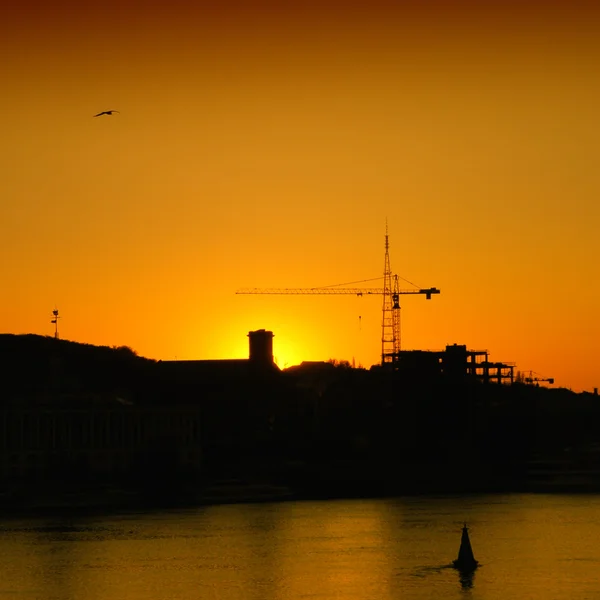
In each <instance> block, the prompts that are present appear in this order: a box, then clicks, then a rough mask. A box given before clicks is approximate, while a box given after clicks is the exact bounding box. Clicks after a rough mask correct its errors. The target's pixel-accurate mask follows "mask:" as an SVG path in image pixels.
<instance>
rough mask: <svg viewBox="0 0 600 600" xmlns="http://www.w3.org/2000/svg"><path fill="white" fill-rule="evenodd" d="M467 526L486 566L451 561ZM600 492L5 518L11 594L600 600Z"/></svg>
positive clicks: (0, 539) (1, 587) (148, 599)
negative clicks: (462, 566) (464, 576)
mask: <svg viewBox="0 0 600 600" xmlns="http://www.w3.org/2000/svg"><path fill="white" fill-rule="evenodd" d="M463 520H466V521H467V522H468V524H469V527H470V531H471V541H472V544H473V549H474V552H475V556H476V558H477V559H478V560H479V561H480V563H481V565H482V566H481V568H479V569H478V570H477V571H476V573H475V575H474V577H473V579H472V581H466V580H463V581H461V579H460V577H459V574H458V573H457V572H456V571H455V570H454V569H452V568H449V566H448V565H449V564H450V562H451V560H452V559H454V558H455V557H456V553H457V551H458V544H459V540H460V529H461V526H462V522H463ZM598 539H600V496H599V495H541V494H540V495H535V494H528V495H485V496H468V497H448V496H445V497H442V496H439V497H411V498H398V499H385V500H383V499H382V500H330V501H318V502H317V501H304V502H297V501H289V502H282V503H261V504H235V505H221V506H208V507H202V508H194V509H185V510H172V511H147V512H135V513H133V512H132V513H123V514H118V515H116V514H113V515H107V516H95V517H89V516H88V517H80V518H74V517H67V516H60V517H59V516H53V517H48V518H35V519H34V518H27V519H16V518H15V519H5V520H4V521H3V523H2V533H1V536H0V559H1V561H2V567H1V569H2V581H1V582H0V596H1V597H5V598H11V597H26V598H36V599H40V600H42V599H43V600H46V599H48V600H49V599H53V600H66V599H77V600H81V599H87V600H96V599H98V600H100V599H102V600H113V599H114V600H117V599H119V600H134V599H135V600H138V599H140V600H141V599H142V598H143V599H144V600H152V599H174V600H179V599H184V598H186V599H189V598H203V599H204V598H206V599H209V600H213V599H218V600H242V599H244V600H249V599H256V600H297V599H300V598H303V599H307V598H308V599H310V598H314V599H320V600H329V599H334V598H336V599H337V598H343V599H347V600H367V599H375V598H376V599H378V600H392V599H394V600H396V599H401V598H402V599H407V598H408V599H415V600H426V599H433V598H466V597H468V598H473V599H485V600H496V599H497V600H500V599H505V598H511V599H514V600H518V599H520V598H523V599H525V598H527V599H529V600H537V599H540V600H542V599H544V600H548V599H555V600H560V599H565V600H566V599H572V598H578V599H585V598H600V546H599V545H598Z"/></svg>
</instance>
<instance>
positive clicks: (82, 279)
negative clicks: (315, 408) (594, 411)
mask: <svg viewBox="0 0 600 600" xmlns="http://www.w3.org/2000/svg"><path fill="white" fill-rule="evenodd" d="M14 4H15V5H14V6H13V7H12V8H6V7H5V8H3V9H2V11H3V12H2V14H0V52H1V56H2V60H1V61H0V77H1V78H2V84H3V86H2V87H3V92H2V94H0V109H1V110H2V115H3V127H2V129H3V131H2V143H1V144H0V165H2V166H1V169H2V171H1V173H2V179H1V181H2V186H1V195H2V196H1V197H2V202H1V204H0V247H1V252H2V256H3V257H4V260H3V261H2V264H1V266H0V274H1V276H2V282H3V286H2V293H1V294H0V315H1V317H0V319H1V326H0V330H2V331H5V332H12V333H29V332H32V333H40V334H50V335H51V334H52V333H53V327H52V325H51V324H50V313H51V311H52V309H53V308H55V307H57V308H58V309H59V310H60V313H61V315H62V316H63V318H62V320H61V322H60V333H61V337H64V338H66V339H71V340H75V341H79V342H86V343H91V344H102V345H122V344H125V345H128V346H131V347H132V348H134V349H135V350H136V351H137V352H138V353H139V354H141V355H143V356H148V357H151V358H163V359H172V358H175V357H177V358H181V359H183V358H229V357H244V356H247V341H248V340H247V337H246V334H247V333H248V331H249V330H252V329H258V328H267V329H271V330H272V331H273V332H274V333H275V339H274V351H275V355H276V357H277V360H278V363H279V365H280V366H281V367H284V366H289V365H292V364H296V363H298V362H300V361H301V360H321V359H322V360H327V359H329V358H337V359H345V360H350V361H352V360H353V359H354V360H355V362H356V364H362V365H364V366H370V365H371V364H374V363H377V362H378V361H379V356H380V352H381V298H380V297H376V298H355V297H352V296H347V297H346V296H341V297H340V296H336V297H321V296H309V297H296V296H290V297H279V296H239V295H235V290H236V289H237V288H241V287H253V286H257V287H271V286H275V287H313V286H320V285H329V284H335V283H342V282H349V281H356V280H362V279H370V278H374V277H380V276H381V275H382V274H383V266H384V265H383V258H384V255H383V249H384V247H383V242H384V234H385V222H386V219H387V221H388V225H389V234H390V252H391V264H392V270H393V271H394V272H395V273H397V274H399V275H400V276H401V277H404V278H406V279H408V280H409V281H411V282H414V283H415V284H417V285H418V286H423V287H425V286H427V287H428V286H437V287H439V288H440V289H441V290H442V294H441V295H440V296H436V297H434V298H433V299H432V300H431V301H430V302H427V301H425V300H424V298H422V297H419V296H407V297H403V298H402V305H403V312H402V345H403V348H406V349H408V348H417V349H441V348H443V347H444V346H445V345H446V344H450V343H461V344H466V345H467V346H468V347H469V348H472V349H487V350H489V352H490V358H491V359H492V360H495V361H506V362H516V364H517V368H518V369H521V370H523V371H529V370H533V371H535V372H537V373H539V374H540V375H542V376H545V377H554V378H555V379H556V383H557V384H558V385H561V386H565V387H570V388H572V389H574V390H577V391H579V390H591V389H592V388H593V387H596V386H598V385H599V384H600V373H599V369H598V358H597V357H598V353H599V352H598V351H599V350H600V341H599V340H600V325H599V323H600V320H599V318H598V313H597V307H598V306H599V305H600V281H599V278H598V276H597V271H598V267H597V261H598V258H599V257H600V237H599V235H598V232H599V231H600V208H599V204H598V198H599V196H600V195H599V193H598V192H599V191H600V175H599V170H598V168H597V166H596V164H595V163H596V158H597V154H598V148H597V146H598V140H599V139H600V123H599V120H598V106H599V105H600V102H599V101H600V77H599V76H600V67H599V65H600V35H599V33H600V32H599V31H598V30H599V25H600V9H594V8H590V7H591V3H590V4H588V3H583V2H562V3H559V2H555V3H552V2H544V3H542V2H533V1H530V2H526V1H523V2H502V3H500V2H495V1H494V2H480V3H476V2H466V1H463V2H452V3H449V2H441V1H436V2H430V3H423V2H416V1H415V2H414V3H410V2H401V1H397V2H385V1H377V0H376V1H374V2H365V3H363V4H352V2H345V3H342V2H334V1H331V0H330V1H323V2H316V1H315V2H311V1H305V2H301V3H300V2H298V3H295V4H292V3H284V2H279V3H277V2H259V3H256V2H255V3H253V2H250V1H248V2H245V3H242V2H241V1H239V2H219V3H207V2H204V3H202V2H193V3H192V2H183V1H182V0H175V1H173V2H160V3H158V2H149V1H143V0H138V1H136V2H121V3H118V2H116V0H109V1H108V2H102V3H98V4H96V5H94V6H93V5H92V3H82V2H66V1H62V0H58V2H52V3H46V2H41V1H37V2H36V1H34V2H29V3H14ZM17 4H18V6H17ZM425 4H426V5H427V6H426V7H423V5H425ZM215 5H218V6H215ZM481 5H484V6H485V8H481ZM419 6H421V8H418V7H419ZM108 109H117V110H119V111H121V112H120V114H118V115H113V116H112V117H102V118H97V119H94V118H92V115H94V114H95V113H97V112H99V111H102V110H108ZM374 284H375V285H377V283H376V282H375V283H374ZM371 285H373V284H371ZM404 287H409V286H408V284H407V285H405V286H404ZM359 317H360V318H359Z"/></svg>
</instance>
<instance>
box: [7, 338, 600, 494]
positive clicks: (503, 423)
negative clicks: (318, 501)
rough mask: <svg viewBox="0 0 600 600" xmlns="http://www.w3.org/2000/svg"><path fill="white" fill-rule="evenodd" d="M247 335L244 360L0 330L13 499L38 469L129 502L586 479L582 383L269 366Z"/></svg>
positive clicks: (261, 344) (531, 487)
mask: <svg viewBox="0 0 600 600" xmlns="http://www.w3.org/2000/svg"><path fill="white" fill-rule="evenodd" d="M249 336H251V340H250V342H251V347H250V356H249V358H248V359H234V360H208V361H156V360H151V359H147V358H143V357H140V356H138V355H137V354H136V352H135V351H134V350H132V349H131V348H128V347H125V346H121V347H105V346H93V345H89V344H81V343H77V342H70V341H66V340H59V339H55V338H51V337H45V336H38V335H11V334H3V335H0V357H1V360H0V376H1V380H0V382H1V383H0V405H1V406H2V411H1V412H0V433H3V439H2V442H1V443H0V482H1V484H2V486H3V487H2V488H0V489H4V490H5V491H6V494H7V497H8V498H9V499H12V500H13V501H14V494H15V493H16V492H15V490H18V493H19V494H21V496H19V497H20V498H23V497H24V498H27V501H29V500H30V499H31V498H32V497H34V496H35V497H39V495H40V490H45V491H48V489H49V487H50V486H49V482H50V481H51V482H52V487H53V488H54V487H56V485H57V484H58V483H60V485H61V486H62V489H69V490H73V489H84V488H85V489H88V488H89V487H90V486H96V487H95V488H94V489H96V490H97V489H98V486H104V488H106V487H107V486H112V487H117V488H118V489H126V490H129V491H130V492H132V493H133V492H135V494H133V495H132V496H129V501H130V502H138V503H139V502H142V499H143V501H144V502H159V501H160V502H165V501H167V500H168V501H177V500H181V499H182V498H188V499H191V500H190V501H194V502H198V501H203V499H207V498H213V500H218V499H219V498H229V497H231V498H236V497H241V498H244V497H247V496H246V495H245V494H247V493H248V490H249V489H250V488H251V489H253V490H254V491H253V494H254V496H253V497H255V496H256V495H258V497H261V494H262V492H258V491H257V486H259V488H260V486H267V487H266V488H265V489H271V490H274V489H278V490H280V491H281V490H287V491H288V492H289V494H290V495H293V496H294V497H308V496H310V497H323V496H325V497H327V496H350V495H361V496H364V495H390V494H413V493H430V492H458V493H461V492H479V491H536V490H540V491H541V490H543V491H565V490H566V491H586V490H596V489H600V429H599V428H598V427H597V426H596V423H597V422H598V419H600V402H598V396H597V395H596V394H587V393H583V394H575V393H573V392H571V391H569V390H566V389H560V388H559V389H549V388H545V387H539V386H534V385H527V384H525V383H522V382H518V383H512V384H510V385H507V384H500V383H493V382H483V381H481V380H478V379H473V378H468V377H465V378H457V377H455V376H453V377H451V378H448V377H444V376H443V374H442V375H440V376H438V377H435V376H430V377H423V373H422V372H421V371H420V370H418V369H417V370H411V369H405V370H398V371H392V370H386V369H383V368H380V367H373V368H371V369H370V370H366V369H362V368H358V369H355V368H352V367H351V366H350V365H349V364H348V363H346V362H343V361H342V362H338V361H330V362H315V363H309V362H306V363H302V364H301V365H296V366H294V367H291V368H289V369H286V370H283V371H282V370H280V369H278V368H277V367H276V366H275V365H274V364H273V361H272V355H271V347H270V343H271V341H270V340H271V338H272V334H271V333H270V332H265V331H264V330H259V331H258V332H251V333H250V334H249ZM252 336H253V337H252ZM253 344H254V345H253ZM223 482H229V483H228V484H224V483H223ZM232 482H233V483H232ZM86 486H87V487H86ZM215 490H219V492H218V493H217V491H215ZM236 490H237V491H236ZM240 490H242V491H240ZM265 494H266V496H267V497H270V496H269V492H265ZM119 501H122V498H121V500H119ZM6 502H8V500H7V501H6Z"/></svg>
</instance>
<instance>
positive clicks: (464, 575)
mask: <svg viewBox="0 0 600 600" xmlns="http://www.w3.org/2000/svg"><path fill="white" fill-rule="evenodd" d="M458 580H459V582H460V586H461V587H462V588H463V589H464V590H467V589H469V590H470V589H471V588H472V587H473V584H474V582H475V571H461V570H460V569H459V570H458Z"/></svg>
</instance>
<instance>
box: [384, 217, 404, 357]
mask: <svg viewBox="0 0 600 600" xmlns="http://www.w3.org/2000/svg"><path fill="white" fill-rule="evenodd" d="M394 285H395V288H396V289H393V288H392V268H391V266H390V242H389V237H388V232H387V224H386V227H385V259H384V265H383V307H382V311H381V313H382V320H381V364H382V365H385V364H386V363H390V362H394V360H396V357H397V356H398V353H399V352H400V301H399V300H400V296H399V295H398V293H397V287H398V279H397V278H394ZM394 301H395V302H394Z"/></svg>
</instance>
